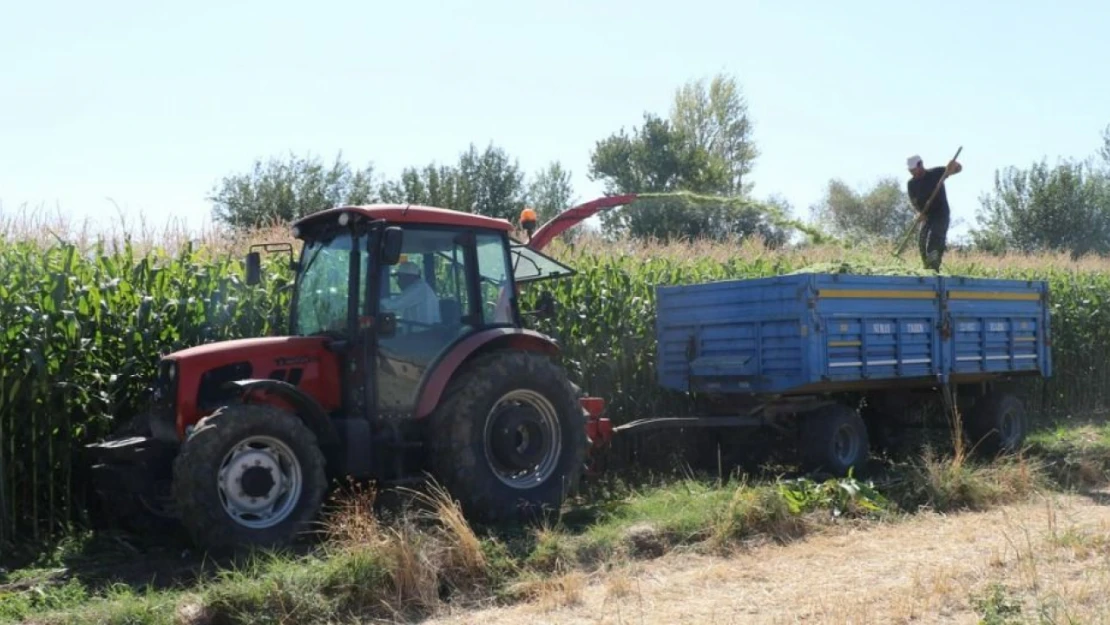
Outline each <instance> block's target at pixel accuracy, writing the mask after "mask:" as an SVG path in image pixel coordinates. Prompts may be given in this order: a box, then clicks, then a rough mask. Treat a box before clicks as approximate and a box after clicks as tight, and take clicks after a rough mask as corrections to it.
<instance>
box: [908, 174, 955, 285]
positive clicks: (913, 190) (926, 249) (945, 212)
mask: <svg viewBox="0 0 1110 625" xmlns="http://www.w3.org/2000/svg"><path fill="white" fill-rule="evenodd" d="M944 169H945V168H944V167H933V168H932V169H926V170H925V175H924V176H921V177H920V178H910V180H909V182H907V183H906V193H907V194H908V195H909V196H910V201H911V202H913V205H914V208H916V209H917V211H918V212H921V210H922V209H923V208H925V202H928V201H929V196H930V195H932V194H933V189H936V187H937V183H938V182H940V179H941V177H942V176H944ZM948 221H949V208H948V196H947V195H946V194H945V189H944V187H941V188H940V189H939V190H938V191H937V195H936V197H934V198H933V202H932V203H931V204H929V213H928V214H927V215H926V216H925V223H924V224H922V226H921V232H920V234H919V235H918V238H917V245H918V249H919V250H920V252H921V262H922V263H924V265H925V268H926V269H932V270H933V271H940V261H941V258H942V257H943V256H944V251H945V248H946V246H947V245H946V240H947V237H948Z"/></svg>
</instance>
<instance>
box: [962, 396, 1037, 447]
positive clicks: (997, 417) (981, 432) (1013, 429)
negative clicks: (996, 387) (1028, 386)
mask: <svg viewBox="0 0 1110 625" xmlns="http://www.w3.org/2000/svg"><path fill="white" fill-rule="evenodd" d="M964 427H965V430H966V431H967V434H968V437H969V438H970V439H971V440H969V441H968V442H969V443H970V444H971V445H972V446H973V447H974V448H975V449H977V450H978V451H980V452H982V453H985V454H989V455H996V454H999V453H1013V452H1015V451H1017V450H1018V449H1019V448H1020V447H1021V444H1022V442H1024V441H1025V434H1026V429H1027V427H1028V423H1027V421H1026V416H1025V406H1024V405H1022V403H1021V400H1019V399H1018V398H1017V397H1015V396H1014V395H1012V394H1010V393H994V392H992V393H989V394H987V395H986V396H985V397H983V398H982V399H981V400H979V401H978V402H976V403H975V405H974V406H973V407H972V409H971V410H970V411H969V414H968V418H967V422H966V423H965V424H964Z"/></svg>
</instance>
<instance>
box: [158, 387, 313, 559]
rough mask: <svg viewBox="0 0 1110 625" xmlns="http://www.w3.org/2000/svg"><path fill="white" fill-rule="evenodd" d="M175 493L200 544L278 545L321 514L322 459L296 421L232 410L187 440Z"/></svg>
mask: <svg viewBox="0 0 1110 625" xmlns="http://www.w3.org/2000/svg"><path fill="white" fill-rule="evenodd" d="M173 488H174V498H175V499H176V500H177V505H178V509H179V511H180V516H181V522H182V524H183V525H184V526H185V529H186V530H187V531H188V532H189V534H190V536H191V537H192V539H193V541H194V542H196V543H197V544H198V545H201V546H204V547H212V548H217V549H222V548H229V547H234V546H237V545H251V546H260V547H274V546H279V545H281V544H283V543H286V542H288V541H290V540H291V539H293V538H294V537H295V536H296V535H297V534H299V533H300V532H302V531H303V530H305V529H307V528H308V526H309V523H311V522H312V521H313V519H314V518H315V516H316V514H317V512H318V511H319V509H320V506H321V505H322V503H323V499H324V494H325V491H326V489H327V478H326V474H325V464H324V456H323V453H322V452H321V451H320V448H319V446H318V445H317V443H316V435H315V434H313V432H312V430H310V429H309V428H308V427H307V426H306V425H305V424H304V423H303V422H302V421H301V420H300V419H299V418H297V416H296V415H294V414H291V413H289V412H287V411H285V410H281V409H280V408H276V407H274V406H267V405H261V404H232V405H229V406H224V407H223V408H220V409H219V410H217V411H216V412H215V413H213V414H212V415H210V416H208V417H205V418H204V419H201V421H200V422H199V423H198V424H197V426H196V429H194V430H193V433H192V435H191V436H190V437H189V438H188V440H186V441H185V444H184V445H183V446H182V449H181V453H180V455H178V457H177V459H176V460H175V461H174V485H173Z"/></svg>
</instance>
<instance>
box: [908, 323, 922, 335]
mask: <svg viewBox="0 0 1110 625" xmlns="http://www.w3.org/2000/svg"><path fill="white" fill-rule="evenodd" d="M906 332H909V333H910V334H924V333H925V324H924V323H907V324H906Z"/></svg>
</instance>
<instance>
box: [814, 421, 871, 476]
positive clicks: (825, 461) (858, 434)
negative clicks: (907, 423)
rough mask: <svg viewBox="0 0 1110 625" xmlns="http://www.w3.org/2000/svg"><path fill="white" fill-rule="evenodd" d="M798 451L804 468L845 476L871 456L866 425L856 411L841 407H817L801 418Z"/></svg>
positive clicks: (859, 467)
mask: <svg viewBox="0 0 1110 625" xmlns="http://www.w3.org/2000/svg"><path fill="white" fill-rule="evenodd" d="M800 434H801V438H800V444H799V447H800V449H799V451H800V452H801V456H802V463H803V464H804V465H805V466H806V468H807V469H809V470H813V471H818V470H823V471H827V472H829V473H833V474H835V475H846V474H847V473H848V470H849V469H854V470H855V471H859V470H860V469H862V468H863V465H864V464H866V463H867V459H868V457H869V455H870V446H871V444H870V441H869V439H868V435H867V426H866V425H865V424H864V422H863V418H862V417H860V415H859V412H858V411H856V410H854V409H852V408H850V407H848V406H844V405H841V404H835V405H832V406H827V407H824V408H819V409H817V410H814V411H813V412H811V413H808V414H806V415H804V416H803V418H802V419H801V433H800Z"/></svg>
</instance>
